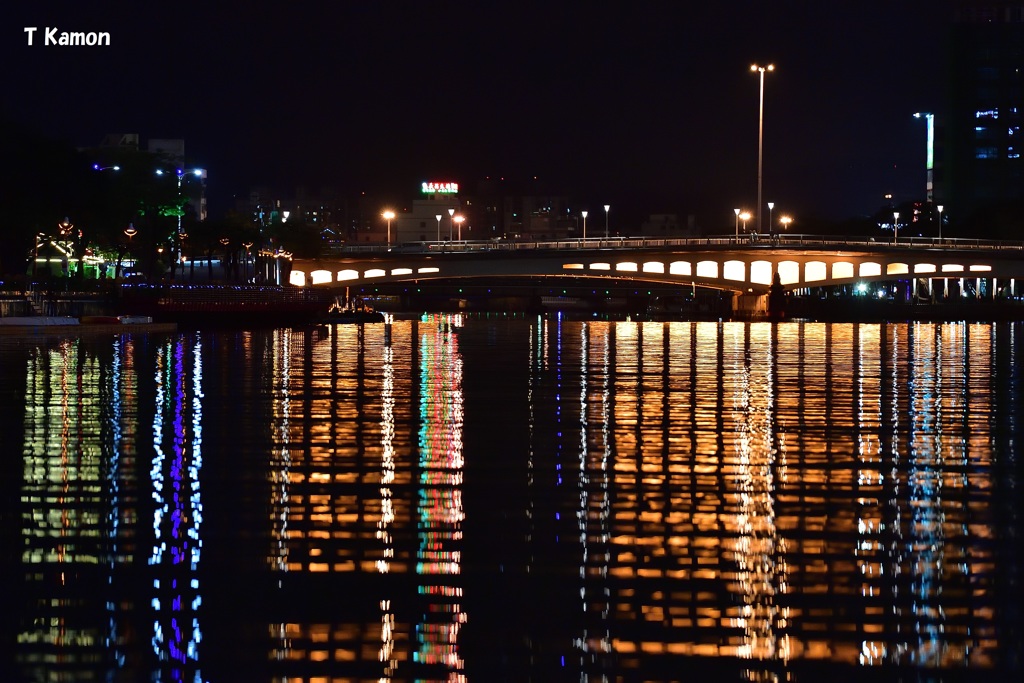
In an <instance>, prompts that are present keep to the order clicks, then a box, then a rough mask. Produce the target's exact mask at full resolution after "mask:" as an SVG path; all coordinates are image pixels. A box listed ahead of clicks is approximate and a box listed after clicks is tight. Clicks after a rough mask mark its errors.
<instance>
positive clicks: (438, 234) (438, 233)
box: [434, 214, 441, 242]
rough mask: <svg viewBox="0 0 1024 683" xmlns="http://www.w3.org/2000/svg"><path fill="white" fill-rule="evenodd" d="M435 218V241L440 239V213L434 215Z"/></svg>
mask: <svg viewBox="0 0 1024 683" xmlns="http://www.w3.org/2000/svg"><path fill="white" fill-rule="evenodd" d="M434 218H436V219H437V241H438V242H440V241H441V214H437V215H436V216H434Z"/></svg>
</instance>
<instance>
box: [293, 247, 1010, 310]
mask: <svg viewBox="0 0 1024 683" xmlns="http://www.w3.org/2000/svg"><path fill="white" fill-rule="evenodd" d="M776 276H777V277H778V282H779V284H781V286H782V288H783V289H785V290H801V289H807V288H814V287H830V286H836V285H854V286H856V285H859V284H861V283H864V284H867V283H871V282H891V281H896V280H902V281H909V282H911V283H912V287H913V292H914V295H915V296H917V295H919V294H922V293H923V294H924V295H931V294H932V293H933V292H934V291H935V289H934V288H935V287H942V288H943V291H944V292H946V293H948V288H949V281H950V280H953V281H956V285H957V287H958V288H959V291H960V292H966V291H968V290H973V292H974V296H981V293H982V292H983V291H984V292H985V293H986V296H987V295H989V294H991V296H993V297H994V296H995V295H996V292H998V291H1000V290H1001V291H1003V292H1004V293H1005V294H1007V295H1009V296H1014V297H1016V296H1020V295H1021V292H1020V291H1019V290H1018V287H1019V283H1018V281H1019V280H1020V278H1021V277H1024V242H995V241H986V240H974V239H943V240H939V239H934V238H902V239H900V240H898V241H896V242H893V240H892V239H889V240H888V241H884V239H881V238H879V239H876V238H869V237H865V238H845V239H843V238H828V237H821V236H812V235H787V236H782V237H777V238H775V239H772V240H762V241H756V242H755V241H751V240H749V239H747V238H745V237H744V238H740V239H736V238H734V237H708V238H699V239H697V238H690V239H660V238H644V237H636V238H623V239H617V238H616V239H600V238H598V239H587V240H577V239H574V240H561V241H551V242H417V243H414V244H407V245H402V246H397V247H391V248H388V247H385V246H362V247H360V246H355V247H349V248H346V249H345V250H343V251H341V252H340V253H338V254H336V255H334V256H332V257H328V258H319V259H295V260H294V261H293V263H292V269H291V274H290V282H291V284H293V285H297V286H303V287H305V286H311V287H335V288H339V287H350V286H365V285H376V284H384V283H397V282H410V281H424V280H434V279H458V278H484V277H486V278H503V277H531V278H535V277H576V278H578V277H587V278H604V279H615V280H631V281H643V282H651V283H658V284H677V285H679V286H687V287H705V288H713V289H719V290H724V291H728V292H732V293H733V294H734V295H735V296H736V297H737V299H736V300H737V301H738V302H740V301H742V300H746V303H738V304H737V307H738V308H750V309H755V308H760V307H761V305H762V304H763V303H764V302H765V300H766V299H767V294H768V293H769V291H770V289H771V287H772V284H773V282H774V281H775V280H776Z"/></svg>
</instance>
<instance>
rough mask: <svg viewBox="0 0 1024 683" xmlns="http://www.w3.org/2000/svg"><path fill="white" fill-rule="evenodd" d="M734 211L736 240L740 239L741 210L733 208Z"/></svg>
mask: <svg viewBox="0 0 1024 683" xmlns="http://www.w3.org/2000/svg"><path fill="white" fill-rule="evenodd" d="M733 213H735V214H736V241H737V242H739V241H740V210H739V209H733Z"/></svg>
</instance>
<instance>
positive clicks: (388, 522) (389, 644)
mask: <svg viewBox="0 0 1024 683" xmlns="http://www.w3.org/2000/svg"><path fill="white" fill-rule="evenodd" d="M388 324H389V325H390V324H391V323H388ZM382 353H383V381H382V383H381V416H380V439H381V475H380V520H379V521H378V522H377V539H378V540H379V541H380V542H381V545H382V546H383V552H382V557H381V559H378V560H377V563H376V564H377V571H378V572H380V573H381V574H387V573H388V572H389V571H390V570H391V560H392V559H393V558H394V556H395V540H394V537H393V536H392V533H391V528H392V526H393V525H394V523H395V508H394V501H393V496H392V492H391V487H392V485H394V483H395V444H394V441H395V364H394V361H395V358H394V355H395V352H394V349H393V348H392V346H391V339H390V334H389V335H388V338H387V343H385V344H384V348H383V352H382ZM380 609H381V632H380V640H381V646H380V651H379V652H378V655H377V658H378V659H379V660H380V662H381V663H382V664H384V672H383V674H382V676H381V678H380V680H382V681H384V680H391V678H392V677H393V676H394V675H395V672H396V670H397V668H398V659H397V656H396V654H395V614H394V612H392V611H391V599H390V598H383V599H381V601H380Z"/></svg>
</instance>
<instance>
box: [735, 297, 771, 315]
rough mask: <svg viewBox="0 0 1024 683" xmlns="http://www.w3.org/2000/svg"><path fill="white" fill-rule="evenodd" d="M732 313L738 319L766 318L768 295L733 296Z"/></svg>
mask: <svg viewBox="0 0 1024 683" xmlns="http://www.w3.org/2000/svg"><path fill="white" fill-rule="evenodd" d="M732 312H733V315H734V316H736V317H738V318H765V317H767V316H768V295H767V294H734V295H733V297H732Z"/></svg>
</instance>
